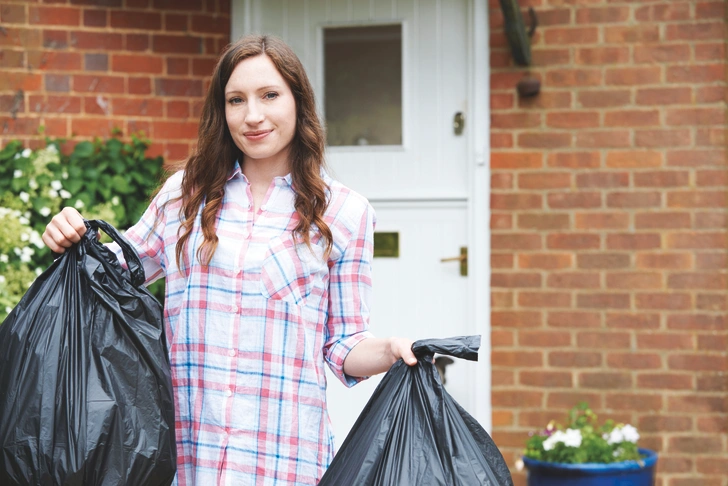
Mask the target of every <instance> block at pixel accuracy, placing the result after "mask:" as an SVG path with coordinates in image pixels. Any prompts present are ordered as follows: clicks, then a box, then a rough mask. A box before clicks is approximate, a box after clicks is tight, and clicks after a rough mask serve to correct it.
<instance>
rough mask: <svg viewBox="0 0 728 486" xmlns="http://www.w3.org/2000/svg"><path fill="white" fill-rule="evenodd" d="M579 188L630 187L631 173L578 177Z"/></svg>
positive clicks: (594, 174)
mask: <svg viewBox="0 0 728 486" xmlns="http://www.w3.org/2000/svg"><path fill="white" fill-rule="evenodd" d="M576 185H577V187H586V188H592V187H598V188H613V187H626V186H629V173H627V172H596V171H593V172H589V173H586V174H578V175H577V176H576Z"/></svg>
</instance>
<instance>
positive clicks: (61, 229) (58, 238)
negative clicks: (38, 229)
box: [42, 207, 86, 253]
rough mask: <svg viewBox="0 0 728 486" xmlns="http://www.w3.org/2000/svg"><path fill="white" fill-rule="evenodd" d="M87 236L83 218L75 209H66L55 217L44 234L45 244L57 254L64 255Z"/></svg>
mask: <svg viewBox="0 0 728 486" xmlns="http://www.w3.org/2000/svg"><path fill="white" fill-rule="evenodd" d="M85 234H86V225H85V224H84V222H83V216H81V213H79V212H78V211H76V210H75V209H74V208H71V207H66V208H63V210H61V212H60V213H58V214H56V215H55V216H53V219H51V222H50V223H48V226H46V229H45V231H44V232H43V235H42V238H43V243H45V244H46V246H47V247H48V248H50V249H51V250H52V251H54V252H56V253H63V252H65V251H66V248H69V247H70V246H71V245H73V244H74V243H78V242H79V241H81V237H82V236H83V235H85Z"/></svg>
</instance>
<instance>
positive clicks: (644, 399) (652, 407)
mask: <svg viewBox="0 0 728 486" xmlns="http://www.w3.org/2000/svg"><path fill="white" fill-rule="evenodd" d="M606 406H607V408H610V409H614V410H639V411H641V412H642V411H657V410H661V409H662V397H661V396H660V395H648V394H644V393H630V394H627V393H615V394H613V395H607V396H606Z"/></svg>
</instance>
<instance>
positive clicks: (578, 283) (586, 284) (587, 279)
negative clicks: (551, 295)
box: [546, 272, 601, 289]
mask: <svg viewBox="0 0 728 486" xmlns="http://www.w3.org/2000/svg"><path fill="white" fill-rule="evenodd" d="M546 286H547V287H551V288H557V289H598V288H599V287H600V286H601V284H600V281H599V274H596V273H582V272H558V273H550V274H549V276H548V279H547V281H546Z"/></svg>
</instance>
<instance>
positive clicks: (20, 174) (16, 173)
mask: <svg viewBox="0 0 728 486" xmlns="http://www.w3.org/2000/svg"><path fill="white" fill-rule="evenodd" d="M18 177H23V171H22V170H20V169H15V170H14V171H13V179H17V178H18Z"/></svg>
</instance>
